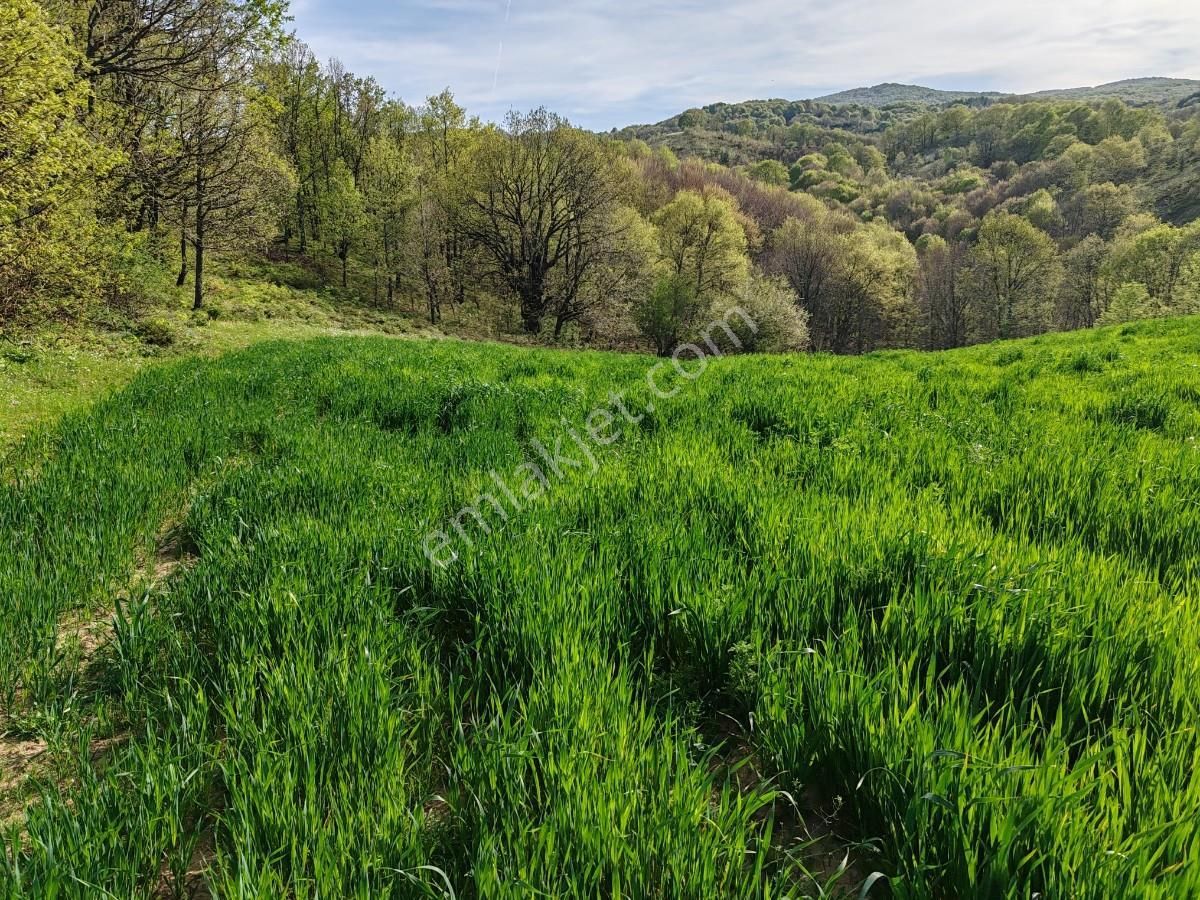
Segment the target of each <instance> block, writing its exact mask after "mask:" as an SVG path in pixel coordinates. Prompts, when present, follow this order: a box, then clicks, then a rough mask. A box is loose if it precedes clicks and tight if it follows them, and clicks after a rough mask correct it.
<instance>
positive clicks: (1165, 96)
mask: <svg viewBox="0 0 1200 900" xmlns="http://www.w3.org/2000/svg"><path fill="white" fill-rule="evenodd" d="M1197 92H1200V81H1197V80H1194V79H1190V78H1157V77H1153V78H1126V79H1124V80H1122V81H1113V82H1110V83H1108V84H1101V85H1096V86H1094V87H1077V88H1065V89H1056V90H1048V91H1036V92H1034V93H1031V94H1014V93H1002V92H1000V91H943V90H939V89H937V88H930V87H924V86H922V85H917V84H896V83H894V82H887V83H884V84H877V85H874V86H872V87H859V88H851V89H850V90H848V91H839V92H837V93H835V94H826V95H825V96H823V97H816V98H814V99H815V100H816V101H817V102H819V103H829V104H832V105H845V104H858V105H860V106H873V107H886V106H893V105H895V104H898V103H914V104H919V105H922V106H939V105H942V104H945V103H958V102H966V101H970V100H999V99H1002V98H1005V97H1033V98H1038V99H1043V100H1106V99H1108V98H1110V97H1112V98H1115V99H1118V100H1123V101H1125V102H1126V103H1165V104H1175V103H1179V102H1181V101H1183V100H1186V99H1187V98H1189V97H1191V96H1193V95H1195V94H1196V93H1197Z"/></svg>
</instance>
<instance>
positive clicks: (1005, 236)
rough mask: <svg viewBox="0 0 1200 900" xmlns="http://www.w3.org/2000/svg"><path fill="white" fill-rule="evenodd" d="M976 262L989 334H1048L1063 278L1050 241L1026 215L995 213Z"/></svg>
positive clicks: (977, 248)
mask: <svg viewBox="0 0 1200 900" xmlns="http://www.w3.org/2000/svg"><path fill="white" fill-rule="evenodd" d="M973 257H974V265H975V271H976V276H977V285H978V291H979V297H980V303H979V304H978V305H977V311H978V313H979V315H980V327H981V330H982V332H983V334H984V335H985V336H986V337H989V338H999V339H1002V340H1003V339H1007V338H1014V337H1023V336H1026V335H1030V334H1036V333H1038V332H1039V331H1042V330H1043V329H1045V327H1046V326H1047V324H1048V321H1049V313H1050V307H1051V304H1052V301H1053V299H1054V296H1055V293H1056V291H1057V290H1058V284H1059V280H1060V277H1061V268H1060V265H1059V260H1058V249H1057V248H1056V247H1055V245H1054V241H1053V240H1051V238H1050V236H1049V235H1048V234H1046V233H1045V232H1044V231H1041V230H1040V229H1038V228H1037V227H1035V226H1034V225H1033V224H1031V223H1030V222H1029V221H1028V220H1027V219H1024V218H1022V217H1021V216H1017V215H1013V214H1011V213H992V214H990V215H988V216H987V218H985V219H984V220H983V225H982V226H981V227H980V229H979V240H978V243H977V244H976V246H975V249H974V252H973Z"/></svg>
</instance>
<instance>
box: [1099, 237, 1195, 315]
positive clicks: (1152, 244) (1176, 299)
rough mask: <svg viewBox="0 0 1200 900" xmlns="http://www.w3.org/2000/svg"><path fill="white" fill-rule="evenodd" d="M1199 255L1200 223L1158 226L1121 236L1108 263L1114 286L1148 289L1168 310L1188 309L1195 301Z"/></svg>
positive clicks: (1157, 301)
mask: <svg viewBox="0 0 1200 900" xmlns="http://www.w3.org/2000/svg"><path fill="white" fill-rule="evenodd" d="M1198 255H1200V222H1194V223H1192V224H1191V225H1188V226H1186V227H1184V228H1176V227H1175V226H1173V225H1155V226H1153V227H1150V228H1147V229H1145V230H1141V231H1137V232H1135V233H1128V234H1124V235H1118V237H1117V239H1116V240H1115V241H1114V246H1113V250H1112V255H1111V257H1110V259H1109V264H1108V274H1109V277H1110V278H1111V279H1112V281H1113V282H1115V283H1117V284H1126V283H1130V282H1137V283H1139V284H1142V285H1144V286H1145V288H1146V290H1147V291H1148V292H1149V294H1150V297H1151V298H1152V299H1153V300H1154V302H1155V303H1157V304H1158V305H1160V306H1161V307H1163V308H1164V309H1167V310H1172V309H1186V308H1189V307H1190V305H1191V304H1190V301H1191V300H1192V296H1191V293H1192V280H1191V278H1189V275H1190V273H1192V272H1193V271H1194V268H1195V266H1196V264H1197V259H1198Z"/></svg>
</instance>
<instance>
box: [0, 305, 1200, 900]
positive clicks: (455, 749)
mask: <svg viewBox="0 0 1200 900" xmlns="http://www.w3.org/2000/svg"><path fill="white" fill-rule="evenodd" d="M649 364H650V363H649V362H648V361H647V360H645V359H643V358H638V357H626V356H605V355H600V354H565V353H552V352H532V351H522V350H517V349H511V348H502V347H494V346H471V345H462V344H455V343H444V344H437V345H432V344H420V343H410V342H390V341H386V340H372V339H328V340H318V341H313V342H307V343H300V344H285V343H279V344H272V345H265V346H260V347H255V348H252V349H250V350H246V351H242V352H239V353H236V354H233V355H230V356H227V357H224V358H221V359H218V360H210V361H192V362H184V363H179V364H176V365H173V366H170V367H166V368H160V369H156V370H154V371H152V372H148V373H145V374H143V375H141V376H140V377H139V378H138V379H137V380H135V381H134V383H133V384H132V385H131V386H130V387H129V388H127V389H126V390H124V391H123V392H122V393H120V394H118V395H116V396H114V397H113V398H111V399H109V400H107V401H105V402H103V403H102V404H101V405H99V406H97V407H95V408H94V409H92V410H90V411H88V412H86V413H82V414H76V415H73V416H71V417H69V418H68V419H66V420H65V421H64V422H62V423H61V425H60V426H58V427H57V428H56V429H54V430H51V431H45V432H43V433H41V434H39V435H36V436H35V437H34V438H32V439H31V440H30V441H28V442H27V443H26V444H24V445H22V446H21V447H20V448H18V450H17V451H15V452H14V453H13V454H12V455H11V456H10V457H9V459H8V460H7V462H6V464H5V471H4V480H3V485H2V486H0V535H2V537H3V543H2V544H0V547H2V548H3V549H2V550H0V708H2V709H4V710H5V711H6V713H7V715H6V718H5V723H4V725H0V728H6V729H7V730H8V731H9V732H10V735H19V736H24V737H34V738H38V739H43V740H46V742H47V745H48V746H50V747H52V748H54V752H55V753H56V754H57V756H58V758H60V759H61V760H63V761H64V762H63V763H62V769H61V770H60V774H59V777H56V778H54V779H47V780H46V783H45V784H44V785H43V786H42V787H43V789H42V792H41V793H42V796H41V797H40V798H39V799H38V800H37V801H36V802H34V803H32V804H31V805H30V807H29V809H28V810H27V813H26V815H25V817H24V821H23V822H22V823H21V824H20V825H19V826H17V827H14V828H13V829H12V832H11V834H10V835H8V837H7V839H6V845H5V850H4V855H3V860H2V862H0V890H2V891H3V892H4V893H6V894H8V895H11V896H22V897H24V896H29V897H51V896H60V897H63V896H115V897H126V896H152V895H159V896H161V895H162V894H163V893H167V894H168V895H169V894H170V892H171V891H172V890H175V891H176V892H178V893H180V894H184V893H186V892H187V891H188V890H191V889H193V888H195V887H196V886H197V885H198V884H200V882H203V883H204V884H206V885H207V887H208V888H209V889H211V890H212V891H213V892H214V893H215V894H216V895H218V896H227V897H279V896H295V897H363V898H366V897H378V896H397V897H420V896H428V897H449V896H454V897H477V896H478V897H616V896H620V897H633V898H637V897H705V898H707V897H746V898H749V897H755V898H761V897H789V896H793V897H799V896H805V895H808V896H817V895H819V894H821V893H822V892H829V893H838V892H844V893H848V894H850V895H851V896H854V895H856V894H857V893H859V892H860V891H865V892H866V895H867V896H872V897H875V896H886V895H888V894H889V893H890V895H891V896H895V897H947V896H963V897H966V896H970V897H1029V896H1031V895H1035V894H1038V895H1041V896H1046V897H1064V896H1072V897H1097V898H1099V897H1112V896H1118V895H1120V896H1144V897H1158V896H1161V897H1180V896H1190V895H1192V894H1195V893H1198V892H1200V843H1198V838H1197V828H1196V823H1197V822H1198V821H1200V774H1197V773H1198V771H1200V767H1198V763H1200V739H1198V738H1197V733H1196V723H1197V720H1198V713H1200V624H1198V616H1197V613H1198V604H1200V599H1198V597H1197V586H1198V584H1200V579H1198V574H1200V571H1198V565H1200V529H1198V528H1197V525H1198V524H1200V522H1198V520H1200V446H1198V445H1197V437H1198V436H1200V322H1197V321H1194V320H1181V321H1176V322H1169V323H1155V324H1154V325H1147V326H1135V327H1133V328H1127V329H1124V330H1108V331H1102V332H1097V333H1089V334H1083V335H1072V336H1061V337H1045V338H1040V339H1036V340H1034V341H1028V342H1023V343H1018V344H1010V345H1003V346H998V347H981V348H975V349H972V350H969V351H961V352H955V353H950V354H944V355H940V356H921V355H917V354H908V353H893V354H882V355H876V356H873V357H868V358H863V359H855V360H847V359H832V358H822V357H817V358H799V357H797V358H788V359H766V358H737V359H723V360H717V361H713V362H711V364H710V366H709V368H708V370H707V371H706V372H705V373H704V374H703V376H702V377H700V378H699V379H697V380H696V381H695V382H694V383H691V384H683V385H681V387H682V390H681V391H680V392H679V393H678V395H676V396H675V397H674V398H672V399H669V400H661V399H659V398H657V397H655V396H654V395H653V394H652V393H651V391H650V389H649V387H648V385H647V383H646V381H645V377H644V376H645V373H646V369H647V368H648V366H649ZM613 392H617V393H620V394H622V395H623V396H624V397H625V398H626V402H627V404H628V407H629V408H630V409H631V410H635V411H641V412H643V413H644V418H642V419H641V421H640V422H639V423H638V424H637V425H629V426H628V427H626V428H625V431H624V436H623V439H622V440H621V441H620V442H618V443H617V444H616V445H614V446H613V447H611V448H608V449H604V450H599V451H597V455H598V459H599V463H600V466H599V470H598V471H595V472H593V471H591V470H590V469H588V470H587V471H585V472H581V473H579V474H576V475H574V476H572V477H570V478H568V479H567V480H565V481H562V482H556V483H555V484H553V485H552V488H551V490H550V491H549V492H548V493H547V494H546V496H545V497H544V498H542V499H541V500H539V501H537V502H535V503H532V504H529V505H528V506H527V507H526V508H525V509H524V510H523V511H522V512H520V513H518V514H515V515H512V516H511V517H510V519H509V521H508V522H507V524H504V525H503V527H497V528H495V530H494V531H493V532H492V533H491V534H490V535H487V534H484V533H482V531H479V530H477V531H475V532H474V533H473V534H472V546H469V547H460V548H459V549H460V551H461V559H460V560H459V561H458V562H457V563H455V564H454V565H452V566H450V567H448V568H446V569H444V570H443V569H440V568H437V567H433V566H431V565H430V564H429V561H428V560H427V559H426V557H425V554H424V552H423V550H422V546H423V542H424V540H425V538H426V536H427V534H428V533H429V531H430V529H432V528H439V527H443V526H444V523H445V522H447V521H448V520H449V519H450V518H451V517H453V516H454V515H455V514H456V513H457V512H458V511H459V510H461V509H462V508H463V506H464V505H465V504H470V503H473V502H475V499H476V498H477V497H478V496H479V495H480V493H481V492H483V491H486V490H488V489H489V486H490V485H491V484H492V482H491V481H490V480H489V473H490V472H491V471H493V470H495V471H497V472H502V473H508V472H511V471H513V470H514V469H515V468H516V467H517V466H519V465H520V464H521V463H522V462H523V461H525V460H527V459H529V458H530V454H531V447H533V446H534V445H535V442H545V443H547V444H553V442H554V441H555V440H556V439H557V438H559V437H560V436H561V435H562V430H563V426H562V424H561V421H560V420H561V419H562V418H565V419H566V420H567V421H568V422H570V423H573V424H576V423H577V424H579V425H580V426H582V423H583V422H584V421H585V419H586V418H587V416H588V414H589V413H590V412H591V411H592V410H593V409H594V408H595V407H597V406H598V405H607V404H608V402H609V401H608V399H607V398H608V397H609V396H610V395H611V394H612V393H613ZM651 404H653V405H654V412H653V413H650V412H646V410H647V409H648V407H649V406H650V405H651ZM168 533H169V534H168ZM164 544H170V546H171V548H172V549H171V552H172V553H173V554H174V555H176V556H182V557H183V560H184V562H183V565H182V566H180V567H179V568H178V569H175V570H174V571H172V572H170V573H169V574H167V575H163V576H162V577H158V578H156V577H154V569H155V560H156V556H157V555H161V554H162V553H163V545H164ZM89 615H90V616H96V617H105V618H112V619H113V628H112V637H111V640H110V641H109V642H108V643H107V644H106V645H105V646H104V647H102V648H101V649H100V650H99V651H98V652H95V653H85V652H79V651H78V650H72V647H71V645H70V642H69V641H66V640H64V639H63V637H62V630H63V623H64V622H65V621H74V620H78V619H79V618H81V617H83V618H86V617H88V616H89ZM100 738H109V739H110V740H106V741H104V743H103V745H102V746H103V747H104V748H105V750H104V752H98V751H97V746H98V739H100ZM831 810H835V811H836V812H835V813H833V814H831V813H830V811H831ZM830 831H831V832H832V834H826V832H830ZM810 833H811V834H810ZM822 835H823V836H822ZM831 852H832V853H833V854H834V857H833V862H832V863H830V861H829V854H830V853H831ZM842 854H846V855H848V857H849V861H848V863H847V864H846V865H845V866H844V867H839V866H838V865H837V862H838V860H839V858H840V857H841V856H842ZM873 873H882V875H883V876H886V879H884V878H880V877H878V876H875V875H874V874H873Z"/></svg>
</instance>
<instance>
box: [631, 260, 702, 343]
mask: <svg viewBox="0 0 1200 900" xmlns="http://www.w3.org/2000/svg"><path fill="white" fill-rule="evenodd" d="M705 308H706V307H705V304H704V302H703V300H702V299H701V298H700V297H699V296H698V295H697V293H696V286H695V283H694V282H693V281H692V280H691V279H690V278H688V277H686V276H684V275H680V274H678V273H671V274H669V275H664V276H662V277H660V278H659V279H658V280H657V281H655V283H654V286H653V288H652V289H651V290H650V292H649V294H648V295H647V296H646V297H645V299H643V300H642V301H641V302H640V303H637V304H636V305H635V306H634V310H633V318H634V322H635V323H636V324H637V327H638V330H639V331H640V332H641V334H642V336H643V337H644V338H646V340H648V341H649V342H650V343H651V344H652V345H653V347H654V349H655V350H656V351H657V352H658V355H659V356H669V355H670V354H671V352H672V351H673V350H674V349H675V348H676V347H678V346H679V345H680V344H681V343H683V341H684V339H685V338H686V337H687V336H689V335H690V334H691V333H692V331H693V329H694V328H695V327H696V326H697V325H698V324H699V322H698V321H697V320H698V318H699V316H700V314H701V313H702V312H703V311H704V310H705Z"/></svg>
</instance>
